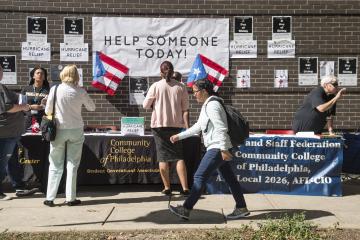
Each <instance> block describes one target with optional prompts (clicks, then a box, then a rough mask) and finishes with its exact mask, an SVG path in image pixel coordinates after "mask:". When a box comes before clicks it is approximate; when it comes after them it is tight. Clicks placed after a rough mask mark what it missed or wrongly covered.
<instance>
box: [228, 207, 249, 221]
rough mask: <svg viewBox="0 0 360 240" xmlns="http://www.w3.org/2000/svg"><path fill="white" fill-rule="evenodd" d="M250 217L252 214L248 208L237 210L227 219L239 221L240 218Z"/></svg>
mask: <svg viewBox="0 0 360 240" xmlns="http://www.w3.org/2000/svg"><path fill="white" fill-rule="evenodd" d="M249 215H250V212H249V210H248V209H247V208H246V207H244V208H235V209H234V211H233V212H232V213H230V214H229V215H227V216H226V218H227V219H239V218H243V217H246V216H249Z"/></svg>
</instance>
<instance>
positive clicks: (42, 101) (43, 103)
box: [40, 98, 47, 106]
mask: <svg viewBox="0 0 360 240" xmlns="http://www.w3.org/2000/svg"><path fill="white" fill-rule="evenodd" d="M46 101H47V98H43V99H41V103H40V105H43V106H45V105H46Z"/></svg>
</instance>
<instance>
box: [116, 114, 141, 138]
mask: <svg viewBox="0 0 360 240" xmlns="http://www.w3.org/2000/svg"><path fill="white" fill-rule="evenodd" d="M144 123H145V119H144V117H122V118H121V134H122V135H137V136H143V135H144V131H145V130H144V129H145V127H144Z"/></svg>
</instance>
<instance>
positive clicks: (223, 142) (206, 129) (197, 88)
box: [169, 79, 250, 220]
mask: <svg viewBox="0 0 360 240" xmlns="http://www.w3.org/2000/svg"><path fill="white" fill-rule="evenodd" d="M192 88H193V93H194V96H195V98H196V100H197V101H198V102H199V103H203V105H202V108H201V112H200V116H199V119H198V121H197V122H196V123H195V124H194V125H193V126H192V127H191V128H189V129H187V130H186V131H184V132H181V133H179V134H176V135H173V136H171V137H170V141H171V142H173V143H174V142H177V141H179V140H182V139H184V138H188V137H190V136H192V135H195V134H198V133H200V132H202V135H203V138H204V145H205V147H206V153H205V155H204V157H203V158H202V160H201V162H200V165H199V167H198V169H197V170H196V173H195V175H194V183H193V186H192V188H191V191H190V195H189V197H188V198H187V199H186V200H185V202H184V204H183V205H178V206H177V207H175V206H171V205H169V209H170V211H171V212H172V213H174V214H175V215H177V216H178V217H181V218H183V219H185V220H188V219H189V216H190V211H191V210H192V209H193V207H194V205H195V204H196V202H197V201H198V200H199V198H200V196H201V193H202V189H203V188H204V187H205V183H206V181H207V180H208V178H209V177H210V176H211V175H212V173H213V172H215V171H216V170H217V169H218V170H219V172H220V173H221V175H222V177H223V178H224V180H225V182H226V183H227V184H228V185H229V187H230V189H231V193H232V195H233V197H234V200H235V202H236V205H235V209H234V211H233V212H232V213H231V214H229V215H227V218H228V219H237V218H241V217H245V216H247V215H249V214H250V213H249V211H248V210H247V208H246V202H245V199H244V195H243V192H242V190H241V187H240V184H239V182H238V181H237V179H236V177H235V174H234V172H233V171H232V169H231V166H230V164H229V162H228V161H229V160H231V159H232V157H233V156H232V153H231V152H230V150H231V148H232V147H233V146H232V145H231V141H230V137H229V135H228V133H227V132H228V126H227V119H226V113H225V110H224V108H223V107H222V106H221V104H220V102H219V101H211V99H212V98H218V97H217V96H216V93H215V92H214V90H213V88H214V85H213V84H212V83H211V82H210V81H209V80H207V79H203V80H198V81H196V82H195V83H194V85H193V87H192ZM219 100H220V101H222V99H221V98H219Z"/></svg>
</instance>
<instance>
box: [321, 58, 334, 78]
mask: <svg viewBox="0 0 360 240" xmlns="http://www.w3.org/2000/svg"><path fill="white" fill-rule="evenodd" d="M328 75H335V62H334V61H320V79H322V78H323V77H325V76H328Z"/></svg>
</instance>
